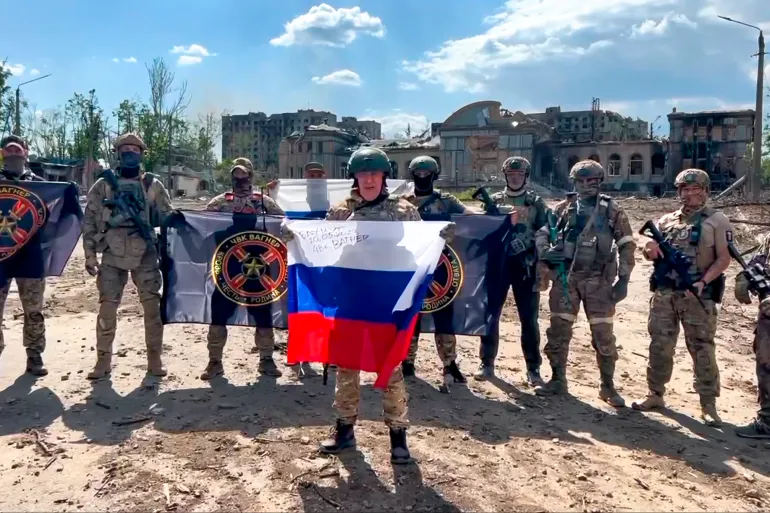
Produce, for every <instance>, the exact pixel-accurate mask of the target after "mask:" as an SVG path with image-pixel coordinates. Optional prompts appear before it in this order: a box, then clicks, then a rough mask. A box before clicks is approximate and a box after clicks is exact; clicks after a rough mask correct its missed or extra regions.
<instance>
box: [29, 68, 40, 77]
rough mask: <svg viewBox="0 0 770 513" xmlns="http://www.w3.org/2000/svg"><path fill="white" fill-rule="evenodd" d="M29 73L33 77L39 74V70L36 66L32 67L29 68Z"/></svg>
mask: <svg viewBox="0 0 770 513" xmlns="http://www.w3.org/2000/svg"><path fill="white" fill-rule="evenodd" d="M29 74H30V75H32V76H33V77H36V76H38V75H39V74H40V70H39V69H37V68H32V69H31V70H29Z"/></svg>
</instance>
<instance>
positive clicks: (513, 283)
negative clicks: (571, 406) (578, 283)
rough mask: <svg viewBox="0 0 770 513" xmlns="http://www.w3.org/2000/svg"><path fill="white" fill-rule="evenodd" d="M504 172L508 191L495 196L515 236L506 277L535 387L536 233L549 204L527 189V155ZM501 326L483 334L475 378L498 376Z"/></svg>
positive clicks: (529, 378)
mask: <svg viewBox="0 0 770 513" xmlns="http://www.w3.org/2000/svg"><path fill="white" fill-rule="evenodd" d="M501 171H502V173H503V175H505V190H503V191H500V192H498V193H497V194H494V195H493V196H492V200H493V201H494V203H495V204H496V205H497V208H498V209H499V210H500V212H501V213H503V214H511V216H512V224H513V239H512V240H511V242H510V244H509V245H508V247H507V248H506V251H507V258H508V259H509V266H508V268H509V269H510V274H509V275H508V276H507V277H506V278H507V279H508V284H506V286H505V288H504V292H503V293H504V294H505V295H506V296H507V295H508V288H509V287H510V288H512V289H513V298H514V300H515V301H516V310H517V311H518V314H519V322H520V323H521V351H522V353H523V354H524V360H525V362H526V364H527V381H528V382H529V383H530V385H532V386H541V385H544V384H545V383H544V382H543V378H541V377H540V364H541V363H542V361H543V359H542V358H541V356H540V326H539V325H538V315H539V313H540V290H539V283H538V270H537V250H536V249H535V233H537V231H538V230H540V229H541V228H542V227H543V226H545V225H546V223H547V222H548V206H547V205H546V204H545V201H543V198H541V197H540V196H538V195H537V194H535V192H534V191H532V190H527V183H528V182H529V173H530V165H529V161H528V160H527V159H525V158H524V157H509V158H508V159H506V161H505V162H503V166H502V169H501ZM499 330H500V325H499V319H498V323H497V324H496V325H495V326H494V327H493V332H492V335H489V336H486V337H481V347H480V348H479V357H480V358H481V365H480V368H479V371H478V373H476V375H475V376H474V377H475V378H476V379H480V380H485V379H489V378H491V377H493V376H494V375H495V358H497V350H498V346H499V344H500V331H499Z"/></svg>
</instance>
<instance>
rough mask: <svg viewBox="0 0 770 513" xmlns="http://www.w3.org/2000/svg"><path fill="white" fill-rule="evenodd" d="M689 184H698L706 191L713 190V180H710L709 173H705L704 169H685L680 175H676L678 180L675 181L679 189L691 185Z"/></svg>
mask: <svg viewBox="0 0 770 513" xmlns="http://www.w3.org/2000/svg"><path fill="white" fill-rule="evenodd" d="M689 184H697V185H700V186H701V187H703V188H704V189H707V190H708V189H710V188H711V178H709V175H708V173H707V172H705V171H703V170H702V169H696V168H690V169H685V170H684V171H682V172H681V173H679V174H678V175H676V180H675V181H674V185H675V186H676V188H677V189H678V188H679V187H681V186H682V185H689Z"/></svg>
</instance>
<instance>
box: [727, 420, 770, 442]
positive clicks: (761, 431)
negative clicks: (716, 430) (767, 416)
mask: <svg viewBox="0 0 770 513" xmlns="http://www.w3.org/2000/svg"><path fill="white" fill-rule="evenodd" d="M735 434H736V435H738V436H740V437H743V438H754V439H758V440H770V423H768V422H765V421H764V420H762V419H761V418H760V417H757V418H756V419H754V420H753V421H752V422H751V424H748V425H746V426H740V427H737V428H735Z"/></svg>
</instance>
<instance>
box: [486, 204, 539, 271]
mask: <svg viewBox="0 0 770 513" xmlns="http://www.w3.org/2000/svg"><path fill="white" fill-rule="evenodd" d="M492 201H493V202H494V204H495V205H497V208H498V209H499V210H500V213H501V214H511V213H513V212H514V211H515V212H516V223H515V224H514V225H513V234H514V237H513V240H512V241H511V245H510V248H509V254H511V255H513V256H515V255H519V254H523V253H524V252H526V253H533V252H535V234H536V233H537V231H538V230H540V229H541V228H542V227H543V226H545V225H546V224H547V223H548V213H549V208H548V205H546V204H545V201H544V200H543V198H541V197H540V196H538V195H537V194H535V193H534V192H533V191H526V192H525V193H524V194H520V195H518V196H512V195H510V194H508V193H507V192H506V190H502V191H500V192H496V193H495V194H493V195H492Z"/></svg>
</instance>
